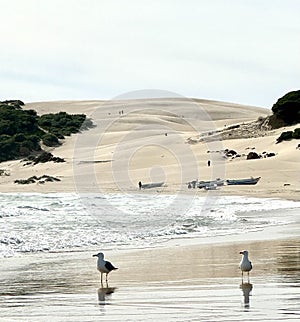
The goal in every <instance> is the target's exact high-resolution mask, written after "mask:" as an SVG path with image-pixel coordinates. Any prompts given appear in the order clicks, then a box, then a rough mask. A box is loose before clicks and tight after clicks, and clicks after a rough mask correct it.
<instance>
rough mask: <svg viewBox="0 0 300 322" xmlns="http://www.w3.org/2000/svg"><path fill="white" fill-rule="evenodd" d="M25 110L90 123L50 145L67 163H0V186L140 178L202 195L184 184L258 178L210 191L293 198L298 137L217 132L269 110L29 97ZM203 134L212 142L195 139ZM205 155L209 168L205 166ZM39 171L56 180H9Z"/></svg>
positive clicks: (99, 187) (58, 187)
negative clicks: (228, 154) (1, 173)
mask: <svg viewBox="0 0 300 322" xmlns="http://www.w3.org/2000/svg"><path fill="white" fill-rule="evenodd" d="M25 108H26V109H35V110H37V112H38V113H39V114H45V113H56V112H59V111H66V112H68V113H73V114H74V113H84V114H86V115H87V116H88V117H90V118H91V119H92V120H93V122H94V124H95V125H96V127H95V128H93V129H90V130H88V131H82V133H80V134H76V135H72V137H70V138H67V139H66V140H65V142H64V144H63V145H62V146H60V147H58V148H55V149H49V150H50V151H51V152H52V153H53V154H54V155H55V156H59V157H62V158H65V160H66V161H67V162H66V163H62V164H55V163H53V162H51V163H46V164H38V165H35V166H33V165H25V166H24V164H23V163H21V162H20V161H19V160H18V161H9V162H3V163H2V164H1V169H6V170H7V171H9V172H10V176H7V177H1V178H0V191H1V192H8V191H12V192H13V191H39V192H50V191H51V192H53V191H76V190H77V191H78V190H79V191H93V192H99V191H105V192H110V191H124V192H128V191H137V182H138V181H140V180H141V181H143V182H156V181H164V182H165V183H166V186H165V187H163V188H162V189H161V191H162V192H165V193H177V192H186V193H198V194H202V193H206V192H202V191H200V190H197V191H190V190H188V189H187V185H186V182H188V181H191V180H195V179H199V180H209V179H215V178H217V177H220V178H242V177H250V176H261V177H262V178H261V180H260V182H259V183H258V184H257V185H256V186H250V187H247V186H245V187H241V186H239V187H230V186H225V187H223V188H222V190H220V191H218V192H217V193H224V194H251V195H258V196H270V197H284V198H291V199H299V197H298V195H299V180H300V175H299V155H300V151H299V150H297V149H296V146H297V144H298V143H297V141H290V142H283V143H280V144H276V138H277V137H278V136H279V134H280V133H281V132H282V131H284V130H286V129H279V130H276V131H264V132H259V133H257V135H256V137H255V135H254V134H255V133H254V132H255V131H256V130H255V129H254V130H253V131H252V133H250V134H249V133H248V132H249V130H247V131H248V132H247V133H246V132H245V133H243V134H245V135H243V136H244V137H242V138H241V137H240V136H242V135H241V133H242V132H239V133H238V134H236V135H234V134H233V135H232V137H230V136H227V137H224V138H225V139H224V140H223V139H222V138H221V136H222V133H223V132H222V130H225V129H226V128H228V127H229V126H231V125H236V124H243V123H244V124H247V123H249V122H254V121H256V120H257V119H258V118H259V117H266V116H267V115H270V114H271V112H270V110H268V109H263V108H259V107H252V106H244V105H238V104H231V103H224V102H216V101H208V100H199V99H194V100H189V99H183V98H163V99H148V100H146V99H137V100H116V101H57V102H36V103H29V104H26V106H25ZM240 131H243V128H241V129H240ZM250 132H251V127H250ZM232 133H233V132H232ZM227 134H228V131H227ZM210 135H212V136H211V138H212V139H211V140H202V139H201V138H203V137H205V136H210ZM230 135H231V133H230ZM229 137H230V139H229ZM224 149H233V150H235V151H236V152H238V153H239V154H240V155H241V157H239V158H236V159H231V158H227V159H226V158H224V154H223V153H222V152H220V151H222V150H224ZM250 151H256V152H257V153H260V154H261V153H263V152H273V153H275V156H274V157H271V158H263V159H259V160H246V157H245V156H246V154H247V153H249V152H250ZM208 160H211V162H212V166H211V167H208V166H207V161H208ZM43 174H47V175H53V176H56V177H59V178H60V179H61V180H62V181H61V182H59V183H47V184H44V185H40V184H30V185H17V184H15V183H14V180H16V179H24V178H28V177H30V176H32V175H43ZM155 191H156V190H155ZM210 193H211V192H210Z"/></svg>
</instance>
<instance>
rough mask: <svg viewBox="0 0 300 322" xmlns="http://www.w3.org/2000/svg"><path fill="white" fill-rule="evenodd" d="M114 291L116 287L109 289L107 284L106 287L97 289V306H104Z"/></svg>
mask: <svg viewBox="0 0 300 322" xmlns="http://www.w3.org/2000/svg"><path fill="white" fill-rule="evenodd" d="M115 290H116V287H109V286H108V284H106V287H104V286H103V285H102V286H101V287H100V288H99V289H98V302H99V305H106V304H108V303H106V301H107V300H108V299H109V298H110V296H111V294H112V293H114V292H115Z"/></svg>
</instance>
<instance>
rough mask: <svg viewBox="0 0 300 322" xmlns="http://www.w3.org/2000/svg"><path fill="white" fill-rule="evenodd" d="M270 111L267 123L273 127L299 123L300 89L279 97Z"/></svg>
mask: <svg viewBox="0 0 300 322" xmlns="http://www.w3.org/2000/svg"><path fill="white" fill-rule="evenodd" d="M272 112H273V115H271V116H270V118H269V125H270V126H271V127H272V128H273V129H276V128H280V127H283V126H289V125H294V124H297V123H300V90H298V91H292V92H289V93H287V94H285V95H284V96H282V97H281V98H279V99H278V100H277V102H276V103H275V104H274V105H273V107H272Z"/></svg>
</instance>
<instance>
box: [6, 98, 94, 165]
mask: <svg viewBox="0 0 300 322" xmlns="http://www.w3.org/2000/svg"><path fill="white" fill-rule="evenodd" d="M23 105H24V103H23V102H22V101H20V100H7V101H2V102H0V162H3V161H7V160H13V159H20V158H24V157H28V156H30V155H32V154H33V155H37V154H40V153H42V152H43V150H42V148H41V142H42V143H43V144H44V145H45V146H49V147H54V146H58V145H60V144H61V142H60V140H62V139H64V138H65V136H69V135H71V134H72V133H77V132H79V131H80V130H81V129H87V128H90V127H92V125H93V124H92V121H91V120H89V119H87V118H86V116H85V115H84V114H72V115H71V114H67V113H66V112H59V113H56V114H45V115H42V116H39V115H37V113H36V111H34V110H23V109H22V106H23Z"/></svg>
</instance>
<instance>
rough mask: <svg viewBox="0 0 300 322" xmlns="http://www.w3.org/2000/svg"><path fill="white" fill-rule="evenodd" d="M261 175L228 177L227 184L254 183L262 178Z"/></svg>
mask: <svg viewBox="0 0 300 322" xmlns="http://www.w3.org/2000/svg"><path fill="white" fill-rule="evenodd" d="M260 178H261V177H256V178H253V177H251V178H247V179H227V180H226V183H227V185H251V184H252V185H254V184H257V182H258V181H259V180H260Z"/></svg>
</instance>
